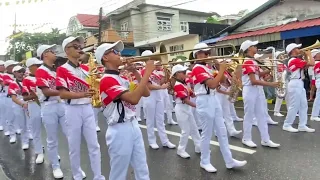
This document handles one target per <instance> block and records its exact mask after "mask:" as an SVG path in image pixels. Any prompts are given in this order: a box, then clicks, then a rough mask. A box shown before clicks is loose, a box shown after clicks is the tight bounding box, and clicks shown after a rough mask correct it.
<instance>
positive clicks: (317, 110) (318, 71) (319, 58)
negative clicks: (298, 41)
mask: <svg viewBox="0 0 320 180" xmlns="http://www.w3.org/2000/svg"><path fill="white" fill-rule="evenodd" d="M311 55H312V58H313V59H314V60H315V65H314V77H315V86H316V88H317V92H316V98H315V100H314V102H313V106H312V113H311V118H310V120H311V121H320V118H319V114H320V50H318V49H314V50H312V51H311ZM310 97H311V96H310Z"/></svg>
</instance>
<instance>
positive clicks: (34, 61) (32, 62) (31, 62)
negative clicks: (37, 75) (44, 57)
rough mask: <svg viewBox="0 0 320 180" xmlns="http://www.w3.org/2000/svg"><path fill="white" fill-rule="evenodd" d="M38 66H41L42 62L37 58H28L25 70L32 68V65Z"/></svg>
mask: <svg viewBox="0 0 320 180" xmlns="http://www.w3.org/2000/svg"><path fill="white" fill-rule="evenodd" d="M38 64H43V61H40V60H39V59H38V58H35V57H33V58H29V59H27V61H26V66H27V68H28V67H30V66H32V65H38Z"/></svg>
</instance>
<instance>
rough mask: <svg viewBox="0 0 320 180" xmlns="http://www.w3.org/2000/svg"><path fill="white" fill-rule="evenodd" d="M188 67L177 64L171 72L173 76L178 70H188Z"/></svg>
mask: <svg viewBox="0 0 320 180" xmlns="http://www.w3.org/2000/svg"><path fill="white" fill-rule="evenodd" d="M187 69H188V67H186V66H182V65H181V64H177V65H175V66H173V67H172V72H171V77H172V76H173V75H174V74H176V73H177V72H182V71H186V70H187Z"/></svg>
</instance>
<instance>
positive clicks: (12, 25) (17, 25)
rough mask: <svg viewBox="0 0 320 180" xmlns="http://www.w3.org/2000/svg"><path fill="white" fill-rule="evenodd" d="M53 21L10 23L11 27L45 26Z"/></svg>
mask: <svg viewBox="0 0 320 180" xmlns="http://www.w3.org/2000/svg"><path fill="white" fill-rule="evenodd" d="M49 24H53V23H40V24H10V25H9V26H10V27H32V26H44V25H49Z"/></svg>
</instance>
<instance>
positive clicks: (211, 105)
mask: <svg viewBox="0 0 320 180" xmlns="http://www.w3.org/2000/svg"><path fill="white" fill-rule="evenodd" d="M206 47H208V45H207V44H205V43H199V44H197V45H195V47H194V49H198V48H206ZM209 50H210V49H203V50H194V51H193V57H194V58H196V59H199V58H207V57H208V55H209V52H208V51H209ZM225 70H226V64H225V63H222V64H221V65H220V71H219V72H218V75H217V76H216V77H215V78H213V74H212V73H211V72H210V70H209V68H208V67H207V66H206V63H205V62H198V63H197V64H196V65H195V66H194V67H193V69H192V75H193V79H194V83H195V87H194V90H195V95H196V96H197V99H196V109H197V113H198V117H199V119H200V122H201V127H202V133H201V145H200V146H201V147H200V149H201V160H200V167H201V168H203V169H205V170H206V171H207V172H216V171H217V170H216V168H214V167H213V166H212V164H211V163H210V140H211V136H212V132H213V131H212V129H214V130H215V133H216V135H217V136H218V141H219V144H220V151H221V153H222V156H223V159H224V161H225V163H226V167H227V168H228V169H230V168H236V167H242V166H244V165H245V164H247V161H238V160H235V159H233V158H232V154H231V151H230V148H229V142H228V136H227V130H226V126H225V124H224V119H223V116H222V110H221V106H220V103H219V100H218V99H217V97H216V95H215V94H216V93H215V91H214V89H216V88H217V87H218V86H219V82H220V81H221V79H222V76H223V73H224V71H225Z"/></svg>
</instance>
